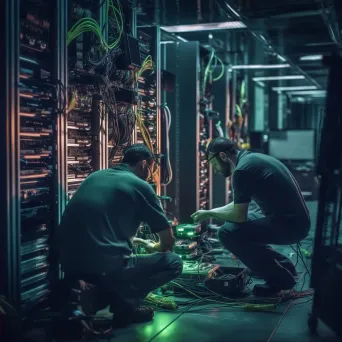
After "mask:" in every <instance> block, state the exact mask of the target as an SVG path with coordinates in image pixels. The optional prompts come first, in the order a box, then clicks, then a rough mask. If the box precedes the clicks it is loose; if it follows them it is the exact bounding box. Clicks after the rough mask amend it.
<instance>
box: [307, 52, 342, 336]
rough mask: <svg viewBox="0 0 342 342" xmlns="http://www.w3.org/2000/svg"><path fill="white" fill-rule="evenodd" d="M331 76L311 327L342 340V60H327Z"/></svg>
mask: <svg viewBox="0 0 342 342" xmlns="http://www.w3.org/2000/svg"><path fill="white" fill-rule="evenodd" d="M326 62H327V64H328V66H329V67H330V75H329V82H328V96H327V105H326V114H325V118H324V124H323V129H322V136H321V147H320V155H319V160H318V166H317V171H318V175H319V176H320V177H321V184H320V194H319V206H318V214H317V227H316V235H315V242H314V253H313V260H312V275H311V287H312V288H313V289H314V290H315V294H314V300H313V307H312V314H311V316H310V318H309V321H308V324H309V328H310V330H311V331H312V332H314V333H316V329H317V324H318V319H321V320H322V321H323V322H324V323H325V324H326V325H327V326H328V327H329V328H331V329H332V330H333V331H335V332H336V334H337V335H338V336H339V337H340V338H341V337H342V327H341V315H342V309H341V304H342V295H341V285H342V271H341V270H342V234H341V211H342V178H341V177H342V176H341V175H342V163H341V161H342V159H341V157H342V151H341V147H340V146H341V143H340V136H341V132H342V125H341V114H340V112H339V109H338V108H340V103H341V87H340V82H341V77H342V59H341V57H333V58H331V59H328V60H327V61H326Z"/></svg>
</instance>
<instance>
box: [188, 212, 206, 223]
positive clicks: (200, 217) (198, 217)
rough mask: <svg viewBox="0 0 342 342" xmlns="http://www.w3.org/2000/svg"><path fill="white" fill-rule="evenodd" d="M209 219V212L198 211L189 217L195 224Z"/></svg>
mask: <svg viewBox="0 0 342 342" xmlns="http://www.w3.org/2000/svg"><path fill="white" fill-rule="evenodd" d="M210 217H211V215H210V212H209V210H198V211H196V212H195V213H193V214H192V215H191V218H192V219H193V220H194V222H195V223H201V222H203V221H206V220H209V219H210Z"/></svg>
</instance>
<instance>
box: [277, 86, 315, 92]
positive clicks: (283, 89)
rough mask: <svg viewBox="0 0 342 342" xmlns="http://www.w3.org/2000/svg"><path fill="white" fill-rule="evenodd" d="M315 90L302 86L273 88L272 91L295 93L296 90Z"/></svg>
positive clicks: (311, 87) (312, 87) (313, 87)
mask: <svg viewBox="0 0 342 342" xmlns="http://www.w3.org/2000/svg"><path fill="white" fill-rule="evenodd" d="M313 89H317V87H316V86H303V87H274V88H272V90H274V91H296V90H313Z"/></svg>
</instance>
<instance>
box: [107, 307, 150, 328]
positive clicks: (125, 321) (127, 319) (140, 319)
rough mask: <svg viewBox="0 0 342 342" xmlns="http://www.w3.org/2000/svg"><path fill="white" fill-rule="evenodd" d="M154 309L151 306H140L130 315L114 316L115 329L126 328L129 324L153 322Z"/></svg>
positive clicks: (119, 314) (120, 314)
mask: <svg viewBox="0 0 342 342" xmlns="http://www.w3.org/2000/svg"><path fill="white" fill-rule="evenodd" d="M153 317H154V309H153V308H151V307H150V306H140V307H138V308H135V309H133V311H131V312H130V313H123V312H122V313H118V314H114V318H113V328H124V327H126V326H127V325H129V324H134V323H144V322H149V321H152V320H153Z"/></svg>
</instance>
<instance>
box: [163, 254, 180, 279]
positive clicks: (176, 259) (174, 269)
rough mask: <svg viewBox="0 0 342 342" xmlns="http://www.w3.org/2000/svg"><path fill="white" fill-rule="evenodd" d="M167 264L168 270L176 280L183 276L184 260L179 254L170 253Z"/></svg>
mask: <svg viewBox="0 0 342 342" xmlns="http://www.w3.org/2000/svg"><path fill="white" fill-rule="evenodd" d="M167 264H168V269H169V270H170V272H171V273H172V275H173V277H174V278H177V277H179V276H180V275H181V273H182V271H183V260H182V258H181V257H180V256H179V255H178V254H176V253H173V252H168V253H167Z"/></svg>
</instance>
